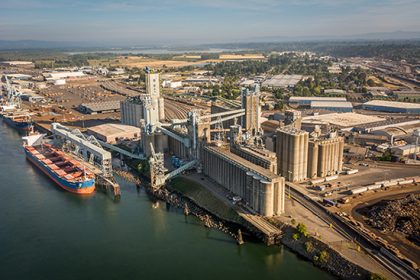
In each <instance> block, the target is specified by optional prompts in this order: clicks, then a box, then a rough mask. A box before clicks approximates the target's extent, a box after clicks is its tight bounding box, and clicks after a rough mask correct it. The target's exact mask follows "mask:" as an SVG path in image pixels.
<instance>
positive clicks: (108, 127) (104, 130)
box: [88, 123, 140, 136]
mask: <svg viewBox="0 0 420 280" xmlns="http://www.w3.org/2000/svg"><path fill="white" fill-rule="evenodd" d="M88 131H92V132H94V133H97V134H100V135H105V136H113V135H120V134H125V133H137V134H138V135H140V128H138V127H135V126H131V125H124V124H114V123H106V124H101V125H97V126H92V127H89V128H88Z"/></svg>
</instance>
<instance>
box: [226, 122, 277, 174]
mask: <svg viewBox="0 0 420 280" xmlns="http://www.w3.org/2000/svg"><path fill="white" fill-rule="evenodd" d="M229 138H230V151H231V152H232V153H234V154H235V155H238V156H240V157H242V158H243V159H246V160H248V161H249V162H252V163H253V164H256V165H259V166H261V167H263V168H265V169H267V170H269V171H271V172H272V173H274V174H277V156H276V153H274V152H271V151H269V150H267V149H265V148H263V146H262V145H258V143H257V145H256V144H255V143H252V142H251V143H250V144H247V143H246V142H245V141H246V140H245V141H244V137H243V135H242V127H241V126H240V125H233V126H231V127H230V137H229ZM251 141H252V140H251Z"/></svg>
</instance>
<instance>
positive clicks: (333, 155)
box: [308, 132, 344, 179]
mask: <svg viewBox="0 0 420 280" xmlns="http://www.w3.org/2000/svg"><path fill="white" fill-rule="evenodd" d="M343 150H344V139H343V138H342V137H338V136H337V134H336V133H335V132H334V133H330V134H329V135H328V137H322V138H317V139H311V140H310V141H309V146H308V158H309V160H308V177H309V178H310V179H314V178H316V177H326V176H331V175H334V174H337V173H338V172H340V171H341V170H342V169H343Z"/></svg>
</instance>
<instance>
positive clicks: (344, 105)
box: [310, 101, 353, 113]
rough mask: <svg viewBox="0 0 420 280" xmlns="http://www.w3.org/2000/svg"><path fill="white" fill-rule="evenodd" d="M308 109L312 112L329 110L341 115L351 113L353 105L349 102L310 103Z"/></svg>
mask: <svg viewBox="0 0 420 280" xmlns="http://www.w3.org/2000/svg"><path fill="white" fill-rule="evenodd" d="M310 107H311V109H313V110H329V111H335V112H342V113H345V112H352V111H353V105H352V104H351V103H350V102H324V101H311V103H310Z"/></svg>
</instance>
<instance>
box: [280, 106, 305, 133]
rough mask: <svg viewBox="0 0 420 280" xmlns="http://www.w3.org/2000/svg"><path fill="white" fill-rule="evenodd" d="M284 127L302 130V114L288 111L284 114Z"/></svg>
mask: <svg viewBox="0 0 420 280" xmlns="http://www.w3.org/2000/svg"><path fill="white" fill-rule="evenodd" d="M284 125H285V126H292V127H294V128H296V129H301V127H302V113H301V112H300V111H297V110H286V112H285V113H284Z"/></svg>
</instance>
